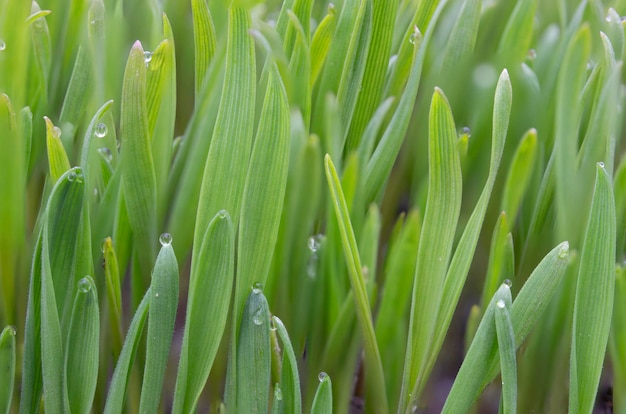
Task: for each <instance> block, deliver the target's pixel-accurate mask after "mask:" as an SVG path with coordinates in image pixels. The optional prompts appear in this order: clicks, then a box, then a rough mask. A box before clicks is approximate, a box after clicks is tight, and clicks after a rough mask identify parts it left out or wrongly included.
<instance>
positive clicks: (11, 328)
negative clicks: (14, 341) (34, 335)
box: [7, 325, 17, 336]
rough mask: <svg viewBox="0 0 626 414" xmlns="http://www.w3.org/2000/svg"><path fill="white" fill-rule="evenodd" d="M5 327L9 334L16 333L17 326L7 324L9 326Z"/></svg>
mask: <svg viewBox="0 0 626 414" xmlns="http://www.w3.org/2000/svg"><path fill="white" fill-rule="evenodd" d="M7 329H8V330H9V332H10V333H11V335H13V336H15V335H16V334H17V328H16V327H15V326H13V325H9V326H7Z"/></svg>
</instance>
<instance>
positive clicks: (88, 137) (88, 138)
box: [46, 101, 113, 182]
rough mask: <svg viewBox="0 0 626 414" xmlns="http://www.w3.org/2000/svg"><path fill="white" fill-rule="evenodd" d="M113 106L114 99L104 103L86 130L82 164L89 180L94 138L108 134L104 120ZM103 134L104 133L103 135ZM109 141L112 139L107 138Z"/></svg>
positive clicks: (81, 158) (81, 156)
mask: <svg viewBox="0 0 626 414" xmlns="http://www.w3.org/2000/svg"><path fill="white" fill-rule="evenodd" d="M111 106H113V101H107V102H105V103H104V105H102V106H101V107H100V109H98V111H97V112H96V113H95V115H94V116H93V118H91V122H89V125H88V126H87V130H86V131H85V138H84V140H83V148H82V150H81V155H80V166H81V168H82V169H83V173H84V175H85V177H87V182H89V181H91V162H90V158H89V157H90V156H91V152H92V148H93V147H94V145H93V144H94V142H93V138H94V137H97V138H105V139H106V135H108V127H107V126H106V124H105V123H104V122H102V121H103V120H104V119H103V118H104V117H105V115H106V114H108V113H109V110H110V109H111ZM46 123H47V121H46ZM103 125H104V127H103ZM102 134H104V135H103V136H101V135H102ZM107 142H111V141H110V140H107ZM109 152H110V151H109Z"/></svg>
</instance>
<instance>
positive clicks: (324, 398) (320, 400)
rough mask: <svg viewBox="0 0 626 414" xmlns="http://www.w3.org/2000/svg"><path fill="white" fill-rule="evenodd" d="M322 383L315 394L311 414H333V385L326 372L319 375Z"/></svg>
mask: <svg viewBox="0 0 626 414" xmlns="http://www.w3.org/2000/svg"><path fill="white" fill-rule="evenodd" d="M319 379H320V383H319V385H318V386H317V391H316V392H315V398H314V399H313V405H312V406H311V414H331V413H332V412H333V384H332V382H331V381H330V377H329V376H328V375H326V373H325V372H322V373H320V375H319Z"/></svg>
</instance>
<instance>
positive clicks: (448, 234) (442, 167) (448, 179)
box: [400, 88, 463, 411]
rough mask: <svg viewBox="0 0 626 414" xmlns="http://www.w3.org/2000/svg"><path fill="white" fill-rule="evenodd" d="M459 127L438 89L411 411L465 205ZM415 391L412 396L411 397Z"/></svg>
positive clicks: (414, 308)
mask: <svg viewBox="0 0 626 414" xmlns="http://www.w3.org/2000/svg"><path fill="white" fill-rule="evenodd" d="M456 140H457V133H456V126H455V124H454V119H453V118H452V110H451V108H450V105H449V104H448V101H447V99H446V97H445V96H444V94H443V92H442V91H441V90H440V89H439V88H436V89H435V93H434V94H433V97H432V103H431V106H430V115H429V143H428V165H429V174H428V177H429V178H428V198H427V202H426V210H425V212H424V222H423V223H424V224H423V227H422V233H421V236H420V239H421V240H429V241H430V242H429V243H420V246H419V249H418V250H417V263H416V269H415V275H414V282H413V283H414V284H413V294H412V301H411V319H410V322H409V339H408V341H407V350H406V358H405V362H404V364H405V365H404V374H403V379H402V392H401V395H400V408H401V410H402V411H405V410H406V409H407V407H409V406H411V405H412V404H413V401H411V400H412V399H413V398H416V397H417V396H416V395H415V394H414V393H413V392H412V390H413V389H414V388H415V387H416V383H417V380H418V375H419V372H420V370H421V367H422V365H423V364H424V363H425V361H426V360H427V358H428V351H429V349H430V347H431V340H432V335H433V333H434V332H435V327H436V325H435V322H436V319H437V310H438V308H439V306H440V301H441V300H442V299H441V298H442V295H443V293H444V281H445V276H446V273H445V272H446V269H447V267H448V263H449V260H450V254H451V251H452V243H453V241H454V234H455V231H456V225H457V221H458V217H459V211H460V208H461V194H462V184H463V183H462V178H461V164H460V161H459V155H458V151H457V149H456ZM409 395H411V396H412V398H411V397H410V396H409Z"/></svg>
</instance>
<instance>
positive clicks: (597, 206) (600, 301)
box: [569, 163, 615, 413]
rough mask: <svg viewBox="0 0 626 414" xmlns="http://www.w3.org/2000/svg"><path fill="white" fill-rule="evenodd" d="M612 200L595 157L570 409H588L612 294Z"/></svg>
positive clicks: (579, 284) (578, 289) (601, 357)
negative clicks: (595, 164) (594, 175)
mask: <svg viewBox="0 0 626 414" xmlns="http://www.w3.org/2000/svg"><path fill="white" fill-rule="evenodd" d="M614 289H615V201H614V197H613V189H612V186H611V180H610V177H609V175H608V173H607V172H606V170H605V169H604V164H602V163H598V166H597V169H596V184H595V190H594V197H593V201H592V204H591V210H590V215H589V221H588V224H587V230H586V233H585V239H584V244H583V249H582V253H581V258H580V269H579V274H578V282H577V285H576V302H575V304H574V330H573V337H572V353H571V359H570V399H569V411H570V412H571V413H587V412H591V411H592V410H593V407H594V402H595V398H596V392H597V389H598V383H599V381H600V375H601V373H602V367H603V364H604V354H605V351H606V346H607V341H608V336H609V331H610V327H611V315H612V312H613V298H614V295H615V290H614Z"/></svg>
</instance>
